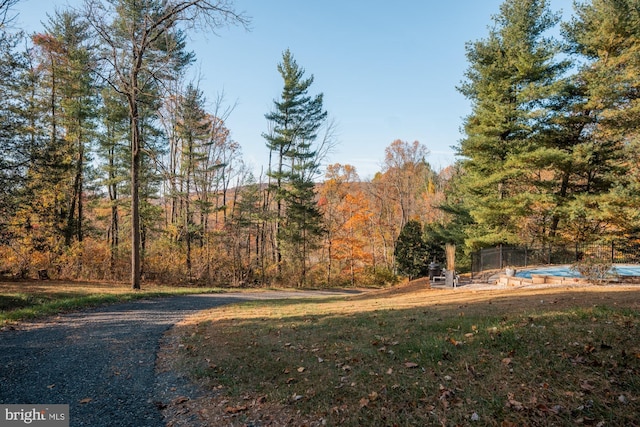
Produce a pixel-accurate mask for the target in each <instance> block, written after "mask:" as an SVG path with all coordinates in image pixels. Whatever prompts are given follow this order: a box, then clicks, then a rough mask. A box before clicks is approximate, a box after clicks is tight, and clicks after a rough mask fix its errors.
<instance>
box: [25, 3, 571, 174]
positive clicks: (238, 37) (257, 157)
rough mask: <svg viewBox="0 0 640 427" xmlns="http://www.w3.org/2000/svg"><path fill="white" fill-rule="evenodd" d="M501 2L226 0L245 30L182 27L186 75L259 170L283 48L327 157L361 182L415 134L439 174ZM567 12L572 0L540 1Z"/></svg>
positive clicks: (38, 18) (36, 10)
mask: <svg viewBox="0 0 640 427" xmlns="http://www.w3.org/2000/svg"><path fill="white" fill-rule="evenodd" d="M79 3H80V2H79V1H78V0H72V1H69V2H67V1H65V0H62V1H56V0H21V2H20V3H19V8H18V12H19V13H20V16H19V18H18V19H19V22H20V23H22V25H23V27H24V28H25V29H27V30H28V31H36V30H39V29H41V26H40V24H39V23H40V22H42V21H46V20H47V17H46V14H47V13H52V12H53V11H54V10H55V8H56V7H60V8H62V7H64V6H65V5H67V4H79ZM501 3H502V0H448V1H441V0H437V1H436V0H396V1H393V2H391V1H388V0H386V1H382V0H235V5H236V7H237V9H238V10H242V11H245V12H246V14H247V16H249V17H250V18H251V21H252V22H251V30H250V31H248V32H247V31H245V30H244V29H241V28H234V27H232V28H228V29H220V31H219V32H218V33H219V35H218V36H211V35H209V36H206V35H204V34H198V33H190V34H191V36H190V41H189V45H188V48H189V49H191V50H193V51H194V52H195V53H196V56H197V63H196V64H195V68H194V75H199V76H200V83H199V84H200V88H201V89H202V90H203V92H204V94H205V96H206V97H207V99H209V100H210V101H212V102H213V101H214V100H215V99H216V98H217V96H218V95H219V94H220V93H222V92H224V95H225V99H226V103H227V104H228V105H232V104H236V106H235V109H234V110H233V112H232V113H231V115H230V117H229V118H228V121H227V125H228V127H229V129H230V130H231V132H232V137H233V139H235V140H236V141H237V142H239V143H240V145H241V146H242V150H243V154H244V159H245V161H246V162H247V163H248V164H249V165H250V166H252V167H253V169H254V170H256V171H257V172H258V173H259V171H260V168H261V167H262V166H265V167H266V163H267V159H268V158H267V156H268V152H267V150H266V148H265V141H264V139H263V138H262V136H261V135H262V133H264V132H266V131H267V129H268V123H267V121H266V119H265V118H264V115H265V114H266V113H267V112H269V111H270V110H271V109H272V106H273V100H274V99H277V98H278V97H279V95H280V92H281V89H282V79H281V77H280V75H279V74H278V72H277V69H276V66H277V64H278V63H279V62H280V61H281V59H282V52H283V51H284V50H285V49H290V50H291V53H292V54H293V55H294V57H295V59H296V61H297V62H298V64H299V65H300V66H302V67H303V68H304V69H305V70H306V72H307V75H311V74H313V76H314V78H315V81H314V84H313V86H312V87H311V93H312V94H313V93H318V92H322V93H324V100H325V108H326V109H327V110H328V112H329V115H330V117H331V118H332V119H333V120H334V121H335V123H336V125H337V140H338V145H337V147H336V149H335V150H334V151H333V152H332V153H331V154H330V158H329V159H328V162H329V163H342V164H351V165H353V166H355V167H356V169H357V171H358V173H359V175H360V177H361V178H370V177H372V176H373V174H374V173H375V172H377V171H379V170H380V169H381V165H382V162H383V160H384V150H385V148H386V147H388V146H389V145H390V144H391V143H392V142H393V141H394V140H396V139H401V140H404V141H408V142H413V141H415V140H417V141H420V142H421V143H422V144H424V145H425V146H426V147H427V148H428V149H429V151H430V155H429V157H428V158H427V160H428V161H429V162H430V163H431V165H432V166H433V167H434V168H436V169H440V168H443V167H446V166H447V165H449V164H451V163H453V161H454V151H453V149H452V148H451V147H452V146H454V145H457V143H458V141H459V140H460V139H461V138H462V134H461V133H460V127H461V125H462V119H463V117H464V116H466V115H467V114H469V112H470V105H469V102H468V101H467V100H466V99H465V98H464V97H463V96H462V95H460V94H459V93H458V92H457V90H456V86H457V85H459V84H460V82H461V81H462V80H463V78H464V72H465V70H466V69H467V65H468V64H467V62H466V57H465V43H466V42H469V41H474V40H478V39H480V38H484V37H485V36H486V35H487V32H488V27H489V26H491V25H492V21H491V16H492V15H494V14H496V13H497V12H498V11H499V6H500V4H501ZM550 5H551V9H552V10H554V11H559V10H563V11H564V13H565V16H566V15H568V14H570V13H571V10H572V0H550Z"/></svg>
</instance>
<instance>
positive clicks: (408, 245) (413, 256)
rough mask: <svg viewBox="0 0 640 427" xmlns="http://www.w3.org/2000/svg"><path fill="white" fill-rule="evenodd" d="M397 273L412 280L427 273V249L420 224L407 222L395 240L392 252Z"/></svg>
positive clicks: (412, 221)
mask: <svg viewBox="0 0 640 427" xmlns="http://www.w3.org/2000/svg"><path fill="white" fill-rule="evenodd" d="M394 255H395V257H396V263H397V265H398V273H400V274H404V275H406V276H408V277H409V280H413V279H415V278H418V277H422V276H426V275H427V274H428V273H429V253H428V247H427V244H426V242H425V241H424V238H423V236H422V224H420V222H418V221H415V220H409V221H408V222H407V223H406V224H405V226H404V227H402V231H400V235H399V236H398V239H397V240H396V246H395V250H394Z"/></svg>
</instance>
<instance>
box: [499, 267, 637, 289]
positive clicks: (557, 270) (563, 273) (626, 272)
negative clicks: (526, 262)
mask: <svg viewBox="0 0 640 427" xmlns="http://www.w3.org/2000/svg"><path fill="white" fill-rule="evenodd" d="M607 281H608V282H612V283H615V282H621V283H634V284H640V264H614V265H613V266H612V267H611V269H610V270H609V275H608V277H607ZM498 283H500V284H503V285H510V286H516V285H518V286H522V285H531V284H533V285H536V284H554V285H571V284H573V285H575V284H587V283H589V281H588V280H587V279H586V278H584V277H582V276H581V275H580V273H579V272H578V271H577V270H575V269H573V268H572V267H571V265H569V264H565V265H546V266H538V267H525V268H521V269H517V270H516V271H515V274H513V275H507V274H501V275H500V279H499V280H498Z"/></svg>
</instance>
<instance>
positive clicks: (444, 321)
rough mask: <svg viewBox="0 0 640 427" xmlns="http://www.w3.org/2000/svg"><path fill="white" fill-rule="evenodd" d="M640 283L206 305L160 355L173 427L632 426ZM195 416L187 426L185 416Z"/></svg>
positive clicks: (407, 290)
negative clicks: (190, 389) (178, 380)
mask: <svg viewBox="0 0 640 427" xmlns="http://www.w3.org/2000/svg"><path fill="white" fill-rule="evenodd" d="M639 290H640V288H638V287H637V286H615V287H613V286H607V287H602V286H590V287H580V288H538V289H526V288H521V289H502V290H477V291H473V290H468V289H467V290H465V289H462V288H461V289H457V290H438V289H425V288H424V286H415V285H408V286H402V287H397V288H392V289H389V290H378V291H372V292H368V293H366V294H364V295H360V296H355V297H348V298H340V299H336V298H332V299H325V300H303V301H300V300H296V301H270V302H259V303H258V302H256V303H250V304H242V305H234V306H226V307H223V308H220V309H216V310H211V311H207V312H203V313H200V314H199V315H197V316H194V317H191V318H189V319H187V320H186V321H185V322H183V323H182V324H180V325H179V326H178V327H176V328H174V329H173V330H172V331H171V333H170V335H169V336H168V337H167V340H166V342H165V344H164V345H163V350H162V352H161V357H160V361H161V363H160V368H161V369H177V370H180V371H182V372H185V373H187V374H188V375H190V376H191V377H192V378H193V379H194V381H197V382H199V383H200V384H201V385H203V386H204V387H205V389H206V390H208V392H207V394H206V395H205V396H204V397H201V398H198V399H193V400H189V399H186V398H185V399H179V401H176V402H174V404H172V405H170V406H169V407H168V408H167V409H166V411H165V413H166V415H167V416H168V419H169V425H174V426H178V425H188V424H189V423H190V422H193V419H194V418H193V417H195V418H196V419H200V420H201V421H202V422H204V423H205V424H207V425H231V426H246V425H273V426H281V425H282V426H284V425H291V426H300V425H309V426H311V425H341V426H358V425H399V426H400V425H418V424H419V425H467V424H471V423H473V424H474V425H492V426H493V425H495V426H513V425H573V424H586V425H598V423H600V424H599V425H635V424H634V422H635V421H634V420H635V414H637V413H638V412H640V395H639V394H640V343H639V342H638V340H637V334H638V332H640V317H639V314H638V313H639V311H638V309H639V308H640V298H639V296H640V293H639ZM186 420H190V421H186Z"/></svg>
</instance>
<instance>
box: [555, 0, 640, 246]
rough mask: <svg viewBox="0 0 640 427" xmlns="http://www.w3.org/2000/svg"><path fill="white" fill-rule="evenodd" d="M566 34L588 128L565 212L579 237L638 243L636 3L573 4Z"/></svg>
mask: <svg viewBox="0 0 640 427" xmlns="http://www.w3.org/2000/svg"><path fill="white" fill-rule="evenodd" d="M565 34H566V36H567V39H568V40H569V42H570V46H571V49H572V53H574V54H577V55H579V58H580V59H581V60H582V62H583V64H584V65H583V66H582V67H581V68H580V70H579V72H578V74H577V76H576V80H577V81H578V82H579V85H580V88H581V89H582V91H583V92H584V94H585V98H586V99H585V102H584V103H583V104H582V105H581V108H582V112H583V114H588V115H589V117H590V118H591V123H590V125H589V127H588V128H587V129H586V131H585V133H584V138H583V139H584V142H583V144H582V145H581V146H580V151H579V152H578V153H577V154H579V165H580V166H581V169H582V175H581V180H580V184H581V186H582V188H583V192H584V193H585V195H583V196H582V197H577V198H576V199H575V200H574V201H573V202H572V203H571V204H569V205H568V206H567V207H566V214H567V216H568V217H570V218H571V220H572V223H573V224H575V227H574V229H573V230H571V233H572V234H574V235H578V236H579V237H580V238H581V239H582V240H594V239H603V238H610V239H611V238H621V237H624V240H628V239H629V238H634V239H637V238H638V235H637V232H636V231H635V230H637V229H638V228H639V226H640V216H639V214H638V209H639V208H640V197H639V196H638V193H637V190H636V189H637V187H638V182H639V181H640V176H639V175H638V168H637V164H638V149H639V148H640V145H639V141H640V139H639V138H638V127H639V126H640V55H639V53H640V4H639V3H638V1H637V0H593V1H591V2H586V3H581V4H578V5H576V13H575V16H574V18H573V20H572V22H571V23H570V24H567V25H566V26H565Z"/></svg>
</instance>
